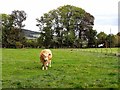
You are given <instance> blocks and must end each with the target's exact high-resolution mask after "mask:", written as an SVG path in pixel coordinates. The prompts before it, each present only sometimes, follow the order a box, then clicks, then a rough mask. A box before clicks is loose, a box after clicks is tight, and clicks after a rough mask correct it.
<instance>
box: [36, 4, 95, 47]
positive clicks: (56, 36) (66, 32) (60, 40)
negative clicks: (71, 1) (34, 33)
mask: <svg viewBox="0 0 120 90" xmlns="http://www.w3.org/2000/svg"><path fill="white" fill-rule="evenodd" d="M36 20H37V22H38V24H37V26H38V27H39V29H40V38H39V39H38V40H41V43H43V45H44V46H45V47H46V48H48V47H53V46H54V47H63V46H66V47H82V46H83V43H85V42H86V41H87V40H88V39H87V35H88V34H86V32H88V31H90V30H93V29H92V28H93V25H94V17H93V16H92V15H91V14H90V13H88V12H86V11H85V10H83V9H82V8H79V7H75V6H71V5H65V6H61V7H59V8H57V9H54V10H51V11H49V12H48V13H45V14H44V15H43V16H41V17H40V18H37V19H36Z"/></svg>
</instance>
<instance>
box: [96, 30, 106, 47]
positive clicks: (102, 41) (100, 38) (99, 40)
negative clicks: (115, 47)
mask: <svg viewBox="0 0 120 90" xmlns="http://www.w3.org/2000/svg"><path fill="white" fill-rule="evenodd" d="M106 37H107V34H106V33H104V32H100V33H98V34H97V43H98V44H103V46H104V47H105V46H106Z"/></svg>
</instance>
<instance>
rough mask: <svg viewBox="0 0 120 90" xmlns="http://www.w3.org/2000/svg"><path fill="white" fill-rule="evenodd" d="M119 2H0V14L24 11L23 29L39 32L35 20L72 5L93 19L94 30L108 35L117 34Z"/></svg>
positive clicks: (64, 0) (41, 0)
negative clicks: (90, 15)
mask: <svg viewBox="0 0 120 90" xmlns="http://www.w3.org/2000/svg"><path fill="white" fill-rule="evenodd" d="M119 1H120V0H0V13H6V14H11V12H12V11H13V10H24V11H25V12H26V13H27V19H26V21H24V23H25V25H26V26H25V27H24V28H25V29H29V30H33V31H39V28H38V27H37V26H36V24H37V22H36V18H39V17H40V16H42V15H43V14H44V13H47V12H48V11H50V10H53V9H56V8H58V7H59V6H63V5H74V6H77V7H80V8H82V9H84V10H85V11H86V12H88V13H90V14H92V15H93V16H94V17H95V22H94V29H96V30H97V31H98V32H100V31H104V32H105V33H107V34H109V33H110V29H111V33H113V34H116V33H117V32H118V2H119Z"/></svg>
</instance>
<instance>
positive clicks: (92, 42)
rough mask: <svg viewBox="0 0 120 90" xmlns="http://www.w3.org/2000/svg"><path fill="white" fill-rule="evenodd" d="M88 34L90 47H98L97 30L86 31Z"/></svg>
mask: <svg viewBox="0 0 120 90" xmlns="http://www.w3.org/2000/svg"><path fill="white" fill-rule="evenodd" d="M86 36H87V41H88V47H90V48H92V47H96V44H97V40H96V36H97V31H96V30H93V29H90V30H89V31H86ZM98 36H99V35H98Z"/></svg>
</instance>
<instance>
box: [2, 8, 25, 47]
mask: <svg viewBox="0 0 120 90" xmlns="http://www.w3.org/2000/svg"><path fill="white" fill-rule="evenodd" d="M25 15H26V14H25V12H24V11H18V10H16V11H13V12H12V14H10V15H7V14H1V17H2V46H3V47H14V48H15V47H16V42H19V43H20V44H21V45H22V44H23V43H24V42H25V37H24V34H23V33H22V29H21V28H22V27H23V26H24V25H23V24H22V23H23V21H24V20H25V19H26V16H25ZM20 44H19V45H20Z"/></svg>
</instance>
